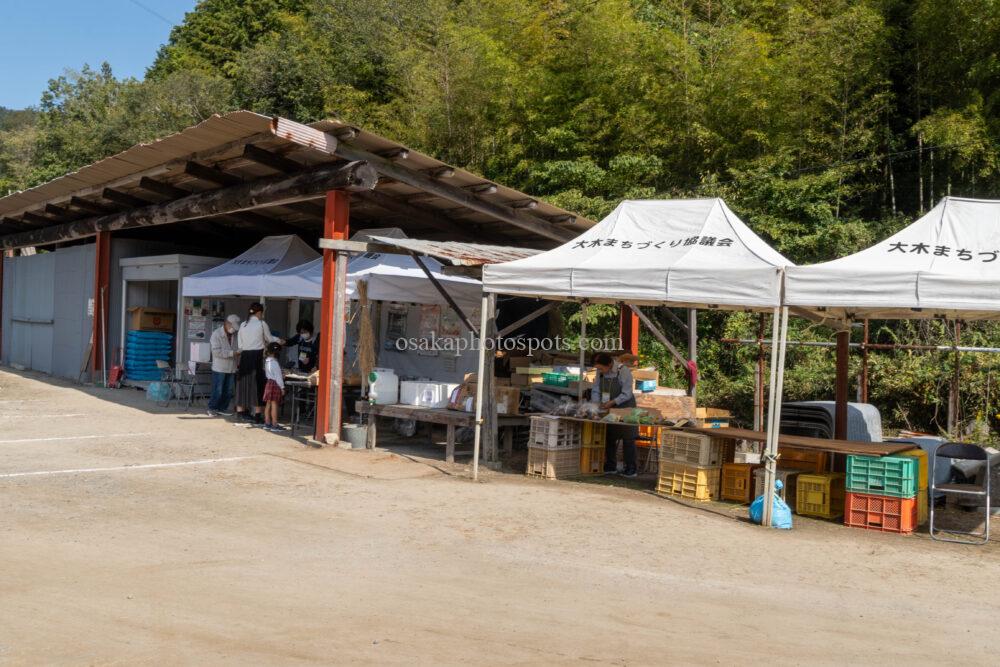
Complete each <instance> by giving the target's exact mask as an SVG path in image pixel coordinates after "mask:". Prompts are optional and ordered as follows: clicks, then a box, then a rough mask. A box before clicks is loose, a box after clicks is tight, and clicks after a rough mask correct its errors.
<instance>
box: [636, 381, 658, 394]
mask: <svg viewBox="0 0 1000 667" xmlns="http://www.w3.org/2000/svg"><path fill="white" fill-rule="evenodd" d="M635 388H636V389H638V390H639V391H641V392H643V393H647V394H648V393H649V392H651V391H656V380H636V381H635Z"/></svg>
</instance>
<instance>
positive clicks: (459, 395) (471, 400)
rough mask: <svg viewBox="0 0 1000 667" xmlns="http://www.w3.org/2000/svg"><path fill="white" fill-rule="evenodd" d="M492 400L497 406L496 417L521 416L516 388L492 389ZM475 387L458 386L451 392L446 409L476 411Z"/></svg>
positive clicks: (495, 387) (519, 398) (517, 389)
mask: <svg viewBox="0 0 1000 667" xmlns="http://www.w3.org/2000/svg"><path fill="white" fill-rule="evenodd" d="M493 400H494V401H495V403H496V406H497V414H498V415H517V414H521V390H520V389H519V388H517V387H499V386H495V385H494V387H493ZM475 401H476V385H474V384H463V385H459V386H458V387H456V388H455V390H454V391H452V393H451V396H450V397H449V400H448V408H449V409H451V410H459V411H461V412H473V411H475V409H476V402H475Z"/></svg>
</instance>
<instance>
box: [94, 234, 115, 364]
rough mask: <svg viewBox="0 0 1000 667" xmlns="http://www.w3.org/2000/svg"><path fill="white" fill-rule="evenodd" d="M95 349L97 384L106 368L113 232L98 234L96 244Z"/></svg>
mask: <svg viewBox="0 0 1000 667" xmlns="http://www.w3.org/2000/svg"><path fill="white" fill-rule="evenodd" d="M94 246H95V247H94V319H93V327H94V328H93V335H92V336H91V339H92V340H93V341H94V348H93V349H92V350H91V354H90V381H91V382H96V381H97V378H98V376H99V375H100V373H101V371H103V370H104V368H105V365H104V364H105V361H106V360H105V358H104V357H105V354H104V352H105V350H104V348H105V346H106V345H107V341H106V340H105V336H106V334H107V331H108V301H109V300H110V299H111V289H110V288H111V232H98V233H97V239H96V242H95V244H94Z"/></svg>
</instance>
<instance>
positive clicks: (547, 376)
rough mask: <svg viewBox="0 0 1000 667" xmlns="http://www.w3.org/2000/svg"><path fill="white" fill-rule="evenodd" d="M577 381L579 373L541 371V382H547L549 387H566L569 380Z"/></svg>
mask: <svg viewBox="0 0 1000 667" xmlns="http://www.w3.org/2000/svg"><path fill="white" fill-rule="evenodd" d="M579 381H580V376H579V375H570V374H568V373H542V384H547V385H549V386H551V387H568V386H569V383H570V382H579Z"/></svg>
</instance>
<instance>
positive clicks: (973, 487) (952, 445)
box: [928, 442, 990, 544]
mask: <svg viewBox="0 0 1000 667" xmlns="http://www.w3.org/2000/svg"><path fill="white" fill-rule="evenodd" d="M934 458H935V462H934V465H935V467H936V466H939V465H945V463H944V462H942V461H941V460H940V459H955V460H959V461H982V462H983V472H982V475H983V477H984V478H985V480H986V481H985V482H983V483H982V484H976V483H971V484H937V483H935V481H934V479H933V477H932V478H931V489H930V494H929V496H928V501H929V503H930V510H931V516H930V519H931V520H930V533H931V538H933V539H935V540H939V541H941V542H957V543H959V544H986V543H987V542H989V541H990V455H989V453H987V451H986V450H985V449H983V448H982V447H980V446H979V445H971V444H966V443H961V442H948V443H945V444H943V445H941V446H940V447H938V448H937V450H935V452H934ZM936 491H940V492H941V493H944V494H945V495H963V496H973V497H981V498H983V499H984V500H985V506H986V514H985V516H986V523H985V528H984V530H983V532H981V533H980V532H976V531H971V532H970V531H963V530H954V529H948V530H946V529H941V528H937V527H936V526H935V525H934V496H935V495H936V494H935V492H936ZM961 535H966V536H968V537H971V538H975V539H971V540H967V539H955V537H956V536H961ZM945 536H948V537H945Z"/></svg>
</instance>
